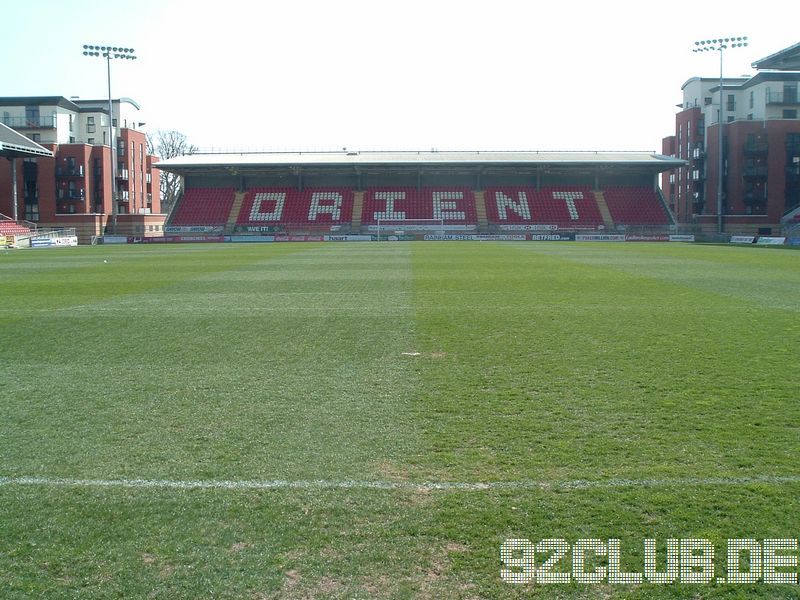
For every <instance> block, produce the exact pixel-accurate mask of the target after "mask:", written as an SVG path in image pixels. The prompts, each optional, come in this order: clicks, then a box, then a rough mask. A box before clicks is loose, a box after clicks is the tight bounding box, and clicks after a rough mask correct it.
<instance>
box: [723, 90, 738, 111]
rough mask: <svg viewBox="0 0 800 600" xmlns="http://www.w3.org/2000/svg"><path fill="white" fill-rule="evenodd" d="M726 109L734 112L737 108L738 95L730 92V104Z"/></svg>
mask: <svg viewBox="0 0 800 600" xmlns="http://www.w3.org/2000/svg"><path fill="white" fill-rule="evenodd" d="M725 110H727V111H730V112H733V111H735V110H736V96H734V95H733V94H728V106H727V107H726V108H725Z"/></svg>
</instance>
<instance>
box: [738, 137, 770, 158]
mask: <svg viewBox="0 0 800 600" xmlns="http://www.w3.org/2000/svg"><path fill="white" fill-rule="evenodd" d="M743 150H744V155H745V156H762V155H764V154H766V153H767V152H768V151H769V144H767V142H766V141H756V142H749V143H747V144H745V145H744V148H743Z"/></svg>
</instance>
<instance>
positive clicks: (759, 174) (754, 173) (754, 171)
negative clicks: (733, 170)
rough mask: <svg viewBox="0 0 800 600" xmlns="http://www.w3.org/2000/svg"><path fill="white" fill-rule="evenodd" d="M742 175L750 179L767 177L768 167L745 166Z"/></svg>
mask: <svg viewBox="0 0 800 600" xmlns="http://www.w3.org/2000/svg"><path fill="white" fill-rule="evenodd" d="M742 176H743V177H747V178H749V179H766V178H767V167H745V168H744V170H743V171H742Z"/></svg>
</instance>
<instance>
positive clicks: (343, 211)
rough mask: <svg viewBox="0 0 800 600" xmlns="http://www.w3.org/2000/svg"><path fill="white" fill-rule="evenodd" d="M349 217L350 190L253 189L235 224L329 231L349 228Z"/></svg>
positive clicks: (247, 196) (351, 215)
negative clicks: (343, 226)
mask: <svg viewBox="0 0 800 600" xmlns="http://www.w3.org/2000/svg"><path fill="white" fill-rule="evenodd" d="M352 218H353V190H352V189H347V188H324V189H323V188H309V189H305V190H303V191H299V190H297V189H295V188H252V189H250V190H248V192H247V194H246V195H245V198H244V203H243V204H242V209H241V211H240V212H239V218H238V219H237V221H236V225H237V226H245V227H247V226H283V227H286V228H293V229H304V230H310V229H330V228H331V227H332V226H341V225H349V224H350V222H351V221H352Z"/></svg>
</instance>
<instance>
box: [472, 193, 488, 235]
mask: <svg viewBox="0 0 800 600" xmlns="http://www.w3.org/2000/svg"><path fill="white" fill-rule="evenodd" d="M474 193H475V213H476V216H477V218H478V230H479V231H486V230H487V229H488V228H489V220H488V219H487V218H486V198H485V196H486V195H485V194H484V193H483V190H478V191H476V192H474Z"/></svg>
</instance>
